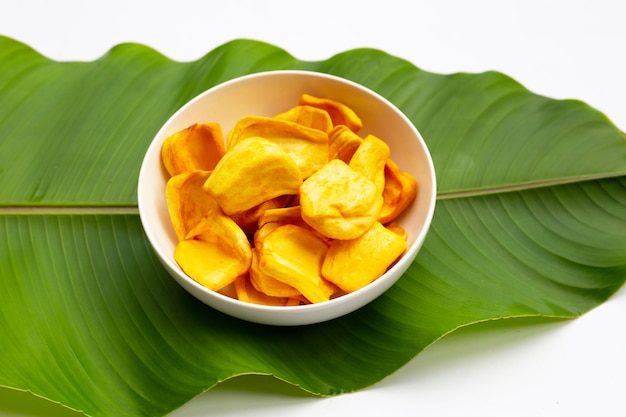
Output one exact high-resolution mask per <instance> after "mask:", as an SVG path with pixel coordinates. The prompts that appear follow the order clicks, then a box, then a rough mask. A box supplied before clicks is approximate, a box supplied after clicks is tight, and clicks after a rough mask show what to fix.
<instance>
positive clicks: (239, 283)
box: [235, 275, 300, 306]
mask: <svg viewBox="0 0 626 417" xmlns="http://www.w3.org/2000/svg"><path fill="white" fill-rule="evenodd" d="M235 290H236V292H237V299H238V300H240V301H245V302H247V303H253V304H260V305H266V306H297V305H298V304H300V300H299V299H296V298H283V297H272V296H270V295H267V294H264V293H262V292H260V291H258V290H257V289H256V288H254V286H253V285H252V283H251V282H250V279H249V278H248V277H247V276H245V275H243V276H241V277H239V278H237V280H236V281H235Z"/></svg>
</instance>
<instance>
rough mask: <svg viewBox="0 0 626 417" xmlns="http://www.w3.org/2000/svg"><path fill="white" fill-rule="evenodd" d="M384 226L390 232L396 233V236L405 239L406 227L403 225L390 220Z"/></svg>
mask: <svg viewBox="0 0 626 417" xmlns="http://www.w3.org/2000/svg"><path fill="white" fill-rule="evenodd" d="M385 227H386V228H387V229H389V230H391V231H392V232H394V233H395V234H397V235H398V236H400V237H401V238H402V239H404V240H406V239H407V232H406V229H405V228H404V227H402V226H400V225H399V224H398V223H396V222H395V221H391V222H389V223H387V224H385Z"/></svg>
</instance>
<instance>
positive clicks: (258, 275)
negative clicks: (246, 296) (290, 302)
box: [249, 250, 302, 298]
mask: <svg viewBox="0 0 626 417" xmlns="http://www.w3.org/2000/svg"><path fill="white" fill-rule="evenodd" d="M249 277H250V282H251V283H252V285H253V286H254V288H255V289H256V290H257V291H260V292H262V293H263V294H266V295H269V296H272V297H281V298H297V297H300V296H301V295H302V294H300V291H298V290H297V289H295V288H294V287H292V286H291V285H289V284H286V283H284V282H282V281H279V280H277V279H276V278H274V277H272V276H270V275H268V274H266V273H264V272H263V271H261V269H260V268H259V256H258V252H257V251H256V250H253V251H252V265H250V273H249Z"/></svg>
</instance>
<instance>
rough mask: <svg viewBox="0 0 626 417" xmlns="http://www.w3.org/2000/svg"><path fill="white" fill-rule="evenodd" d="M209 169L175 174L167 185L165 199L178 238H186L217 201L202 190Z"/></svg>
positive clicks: (215, 205)
mask: <svg viewBox="0 0 626 417" xmlns="http://www.w3.org/2000/svg"><path fill="white" fill-rule="evenodd" d="M209 174H210V172H209V171H189V172H183V173H182V174H178V175H175V176H173V177H171V178H170V179H169V180H168V181H167V185H166V186H165V201H166V202H167V209H168V211H169V215H170V220H171V222H172V226H173V227H174V231H175V232H176V236H177V237H178V240H183V239H185V236H186V235H187V233H189V231H190V230H191V229H192V228H194V227H195V226H196V225H197V224H198V223H200V220H201V219H202V217H204V215H205V214H206V213H207V212H208V211H209V209H211V208H213V207H217V202H216V201H215V199H214V198H213V197H211V196H210V195H208V194H207V193H205V192H204V191H203V190H202V187H203V185H204V182H205V181H206V180H207V178H208V177H209Z"/></svg>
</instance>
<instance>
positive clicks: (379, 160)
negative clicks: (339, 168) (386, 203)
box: [349, 135, 390, 193]
mask: <svg viewBox="0 0 626 417" xmlns="http://www.w3.org/2000/svg"><path fill="white" fill-rule="evenodd" d="M389 155H390V150H389V145H387V144H386V143H385V142H383V141H382V140H380V139H379V138H377V137H376V136H374V135H367V136H366V137H365V139H363V142H361V144H360V145H359V147H358V148H357V149H356V152H354V155H352V158H351V159H350V163H349V166H350V168H352V169H353V170H355V171H357V172H360V173H361V174H363V175H364V176H365V177H366V178H368V179H369V180H370V181H372V182H373V183H374V184H376V188H378V190H379V192H380V193H382V192H383V189H384V187H385V165H386V164H387V160H388V159H389Z"/></svg>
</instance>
